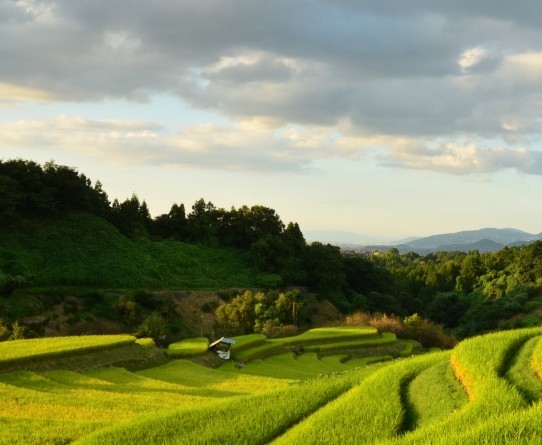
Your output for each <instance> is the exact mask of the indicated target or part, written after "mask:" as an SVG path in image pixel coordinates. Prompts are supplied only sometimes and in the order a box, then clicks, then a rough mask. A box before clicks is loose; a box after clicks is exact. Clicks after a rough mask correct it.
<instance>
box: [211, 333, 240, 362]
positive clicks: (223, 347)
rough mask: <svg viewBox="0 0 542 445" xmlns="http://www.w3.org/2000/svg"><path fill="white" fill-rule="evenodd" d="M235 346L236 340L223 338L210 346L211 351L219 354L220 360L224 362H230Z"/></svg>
mask: <svg viewBox="0 0 542 445" xmlns="http://www.w3.org/2000/svg"><path fill="white" fill-rule="evenodd" d="M234 344H235V340H233V339H231V338H226V337H221V338H219V339H218V340H216V341H214V342H212V343H211V344H210V345H209V351H214V352H216V353H217V354H218V356H219V357H220V358H222V359H224V360H229V358H230V348H231V345H234Z"/></svg>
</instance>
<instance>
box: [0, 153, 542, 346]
mask: <svg viewBox="0 0 542 445" xmlns="http://www.w3.org/2000/svg"><path fill="white" fill-rule="evenodd" d="M0 198H1V199H0V202H1V205H0V340H1V339H3V338H4V337H6V336H7V337H12V338H17V337H18V336H19V335H21V334H23V333H24V332H23V331H20V330H17V329H14V326H16V325H15V323H19V322H21V323H22V322H23V321H24V324H25V326H24V327H25V328H26V329H27V331H26V333H27V334H28V335H33V336H35V335H38V336H39V335H44V334H45V333H46V332H47V333H48V334H50V329H51V325H50V324H49V325H48V326H47V327H43V326H41V327H40V326H39V325H40V323H41V324H44V323H45V320H44V317H45V318H48V317H56V318H55V329H56V332H63V333H65V332H71V333H73V332H75V331H76V330H79V332H97V330H98V329H102V327H101V326H102V325H103V326H105V325H107V324H108V323H109V322H111V321H119V320H122V325H121V326H120V327H118V326H117V329H121V330H125V331H130V332H135V331H137V330H140V332H139V334H140V335H143V336H148V335H152V336H153V337H155V338H157V339H158V338H160V337H163V336H164V335H165V334H174V335H177V336H181V335H185V336H190V335H195V334H198V332H196V331H195V330H194V328H193V327H191V328H190V329H185V328H186V326H184V327H183V326H180V324H182V323H181V322H180V321H179V320H180V317H179V315H180V313H179V310H181V309H180V306H179V302H180V298H179V295H181V293H182V292H184V291H187V290H210V291H214V292H215V293H216V294H215V296H211V297H209V298H207V297H206V298H205V299H203V298H202V299H201V301H199V302H196V303H195V304H194V305H193V306H192V307H190V308H189V309H188V310H186V309H183V310H184V311H185V313H184V314H183V315H184V316H185V318H188V317H191V318H192V319H193V321H192V322H191V324H192V325H194V326H195V328H196V329H198V330H199V334H200V335H203V334H204V332H203V328H202V326H203V325H206V326H211V325H212V323H213V322H214V320H215V319H218V320H219V321H221V322H222V325H221V328H224V329H228V330H231V332H232V333H234V334H241V333H243V334H248V333H251V332H259V331H260V330H265V329H268V330H270V329H271V328H273V329H275V328H277V329H276V331H277V332H278V333H279V334H280V332H281V329H282V328H283V327H284V326H290V325H296V327H298V328H302V329H305V328H308V327H312V320H311V315H313V314H312V313H311V311H316V312H318V308H317V307H316V305H313V306H312V307H311V308H310V309H311V311H309V310H308V305H306V306H305V307H304V308H303V306H302V305H299V307H298V306H297V303H298V302H299V301H301V299H300V298H297V297H296V298H295V299H293V298H291V295H292V294H290V293H289V292H288V291H290V290H291V289H294V288H295V289H300V290H301V289H302V290H303V292H302V293H303V294H304V293H310V294H311V295H312V296H313V297H314V298H316V299H317V300H318V301H319V302H320V303H321V306H323V305H324V304H329V303H330V304H331V305H332V306H334V308H336V309H337V310H338V311H340V312H341V313H342V315H343V316H346V315H348V314H351V313H354V312H366V313H372V314H374V313H382V314H388V315H395V316H398V317H401V318H405V317H410V316H413V315H416V314H417V315H419V316H421V317H423V318H425V319H429V320H431V321H433V322H435V323H437V324H440V325H442V326H443V327H444V329H446V330H447V331H448V333H451V334H452V335H454V336H456V337H457V338H466V337H468V336H471V335H475V334H479V333H484V332H488V331H492V330H497V329H513V328H519V327H529V326H537V325H539V324H541V323H542V241H537V242H534V243H533V244H530V245H527V246H521V247H507V248H504V249H501V250H499V251H497V252H491V253H480V252H479V251H477V250H472V251H469V252H459V251H458V252H436V253H432V254H428V255H425V256H421V255H418V254H415V253H412V252H410V253H405V254H400V253H399V251H398V250H397V249H390V250H389V251H387V252H384V253H382V252H347V253H345V252H342V251H341V250H340V249H339V247H337V246H332V245H329V244H322V243H319V242H313V243H310V244H308V243H306V241H305V239H304V237H303V234H302V232H301V229H300V227H299V225H298V224H297V223H294V222H289V223H288V224H285V223H284V222H283V221H282V220H281V219H280V217H279V215H277V213H276V212H275V211H274V210H273V209H270V208H268V207H265V206H262V205H259V204H258V205H253V206H251V207H248V206H241V207H240V208H231V209H229V210H226V209H223V208H218V207H216V206H215V205H214V204H213V203H212V202H210V201H206V200H204V199H199V200H197V201H196V202H195V203H194V204H193V205H192V207H191V208H190V209H185V206H184V204H182V203H179V204H172V206H171V209H170V211H169V212H168V213H166V214H162V215H158V216H155V217H152V216H151V215H150V211H149V209H148V207H147V205H146V203H145V201H141V200H140V199H139V198H138V197H137V196H135V195H133V196H131V197H129V198H127V199H125V200H124V201H119V200H118V199H114V200H113V201H111V200H110V199H109V197H108V195H107V193H106V192H105V191H104V190H103V189H102V186H101V184H100V182H99V181H96V182H95V183H94V184H93V183H92V181H91V180H90V179H88V178H87V177H86V176H85V175H84V174H82V173H79V172H78V171H77V170H76V169H75V168H73V167H67V166H61V165H57V164H55V163H54V162H48V163H46V164H45V165H43V166H41V165H39V164H37V163H35V162H33V161H26V160H21V159H18V160H8V161H0ZM247 290H251V291H254V292H255V294H254V295H259V293H258V292H259V291H260V290H263V291H266V292H265V293H264V294H263V295H264V296H265V298H267V300H266V301H265V302H264V301H262V300H257V299H256V298H253V299H252V300H255V301H256V304H255V308H254V310H252V309H251V311H252V313H251V314H250V317H251V318H250V319H249V321H250V323H239V322H238V321H239V320H238V319H236V317H237V315H236V314H245V313H247V311H245V310H244V309H243V308H241V310H239V307H236V305H237V306H243V305H244V303H245V302H246V301H250V299H248V298H245V295H246V294H245V292H246V291H247ZM162 291H163V292H162ZM274 291H276V293H273V292H274ZM164 292H169V296H164ZM182 295H184V294H182ZM281 295H284V296H285V299H284V298H283V300H286V301H285V303H286V304H282V303H283V302H284V301H282V300H280V299H281V298H282V297H281ZM238 296H241V297H243V298H241V299H236V297H238ZM270 296H271V297H270ZM268 297H269V298H268ZM303 297H304V295H303ZM274 299H276V301H275V300H274ZM230 300H232V302H231V303H230ZM270 300H273V301H270ZM237 303H239V304H237ZM264 303H265V304H264ZM279 303H280V304H279ZM224 304H228V306H224ZM260 304H264V306H265V308H266V311H264V313H261V312H260V313H258V310H257V308H256V306H258V305H260ZM288 305H290V306H288ZM286 308H287V309H288V310H286ZM294 308H295V314H294ZM297 309H299V311H297ZM215 311H216V312H215ZM45 312H46V313H47V314H46V315H44V313H45ZM248 312H250V311H248ZM195 313H197V314H196V315H194V314H195ZM215 313H216V317H214V315H215ZM232 313H233V314H234V315H235V316H234V317H231V316H230V315H231V314H232ZM290 314H291V316H290ZM40 316H41V318H42V321H43V323H42V322H40V320H38V319H37V318H36V317H40ZM30 318H32V319H31V320H29V319H30ZM334 318H335V319H336V318H337V317H334ZM115 319H116V320H115ZM160 319H161V320H160ZM253 319H255V322H254V323H252V321H253ZM81 320H84V321H85V322H87V324H82V323H80V321H81ZM327 321H332V320H331V318H329V319H328V320H327ZM66 323H68V324H69V326H66ZM89 324H91V325H92V326H90V325H89ZM185 324H186V323H185ZM4 325H6V326H8V327H9V326H11V328H9V329H10V331H9V332H7V331H5V330H3V328H2V326H4ZM56 325H58V328H56ZM74 326H77V329H75V328H73V329H72V327H74ZM47 329H49V331H47ZM103 329H105V327H104V328H103ZM105 331H107V332H112V331H113V329H109V330H104V332H105ZM207 331H212V328H211V329H207ZM6 332H7V334H6Z"/></svg>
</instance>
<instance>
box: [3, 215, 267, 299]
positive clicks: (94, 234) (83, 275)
mask: <svg viewBox="0 0 542 445" xmlns="http://www.w3.org/2000/svg"><path fill="white" fill-rule="evenodd" d="M0 271H3V272H4V273H6V274H10V275H20V276H23V277H26V279H27V281H28V284H29V285H31V286H37V287H50V286H84V287H99V288H142V287H145V288H165V287H168V288H190V289H204V288H228V287H232V286H241V287H243V286H246V287H249V286H254V285H256V284H257V282H258V281H257V280H258V278H257V271H256V270H255V268H254V267H253V266H252V264H251V261H250V257H249V256H248V254H247V253H246V252H240V251H237V250H230V249H213V248H207V247H202V246H196V245H192V244H186V243H181V242H176V241H149V240H147V239H137V240H131V239H127V238H126V237H124V236H122V235H121V234H120V233H119V232H118V231H117V230H116V229H115V228H114V227H113V226H111V225H110V224H109V223H107V222H106V221H104V220H101V219H99V218H96V217H93V216H91V215H86V214H70V215H67V216H66V217H65V218H62V219H60V220H57V221H31V222H26V223H25V224H24V225H23V227H21V228H20V230H0Z"/></svg>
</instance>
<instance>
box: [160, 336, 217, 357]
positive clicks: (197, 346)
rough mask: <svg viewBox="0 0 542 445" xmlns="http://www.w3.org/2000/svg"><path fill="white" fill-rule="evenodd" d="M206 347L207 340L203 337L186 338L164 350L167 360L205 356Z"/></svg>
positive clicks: (207, 344)
mask: <svg viewBox="0 0 542 445" xmlns="http://www.w3.org/2000/svg"><path fill="white" fill-rule="evenodd" d="M208 347H209V340H208V339H207V338H205V337H200V338H188V339H186V340H181V341H179V342H176V343H171V344H170V345H169V346H168V348H167V350H166V355H167V356H168V357H169V358H187V357H195V356H197V355H202V354H205V353H206V352H207V349H208Z"/></svg>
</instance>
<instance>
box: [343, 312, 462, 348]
mask: <svg viewBox="0 0 542 445" xmlns="http://www.w3.org/2000/svg"><path fill="white" fill-rule="evenodd" d="M344 324H346V325H347V326H373V327H375V328H376V329H377V330H378V331H379V332H393V333H394V334H395V335H397V337H401V338H412V339H414V340H416V341H418V342H420V343H421V344H422V345H423V346H425V347H426V348H429V347H432V346H436V347H439V348H442V349H450V348H453V347H454V346H455V345H456V344H457V340H456V339H455V338H454V337H452V336H450V335H447V334H446V333H445V332H444V330H443V328H442V326H441V325H439V324H436V323H433V322H432V321H431V320H428V319H426V318H423V317H421V316H419V315H418V314H414V315H411V316H410V317H405V318H404V319H402V318H401V317H399V316H397V315H387V314H382V313H375V314H370V313H368V312H356V313H354V314H351V315H348V316H346V318H345V321H344Z"/></svg>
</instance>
